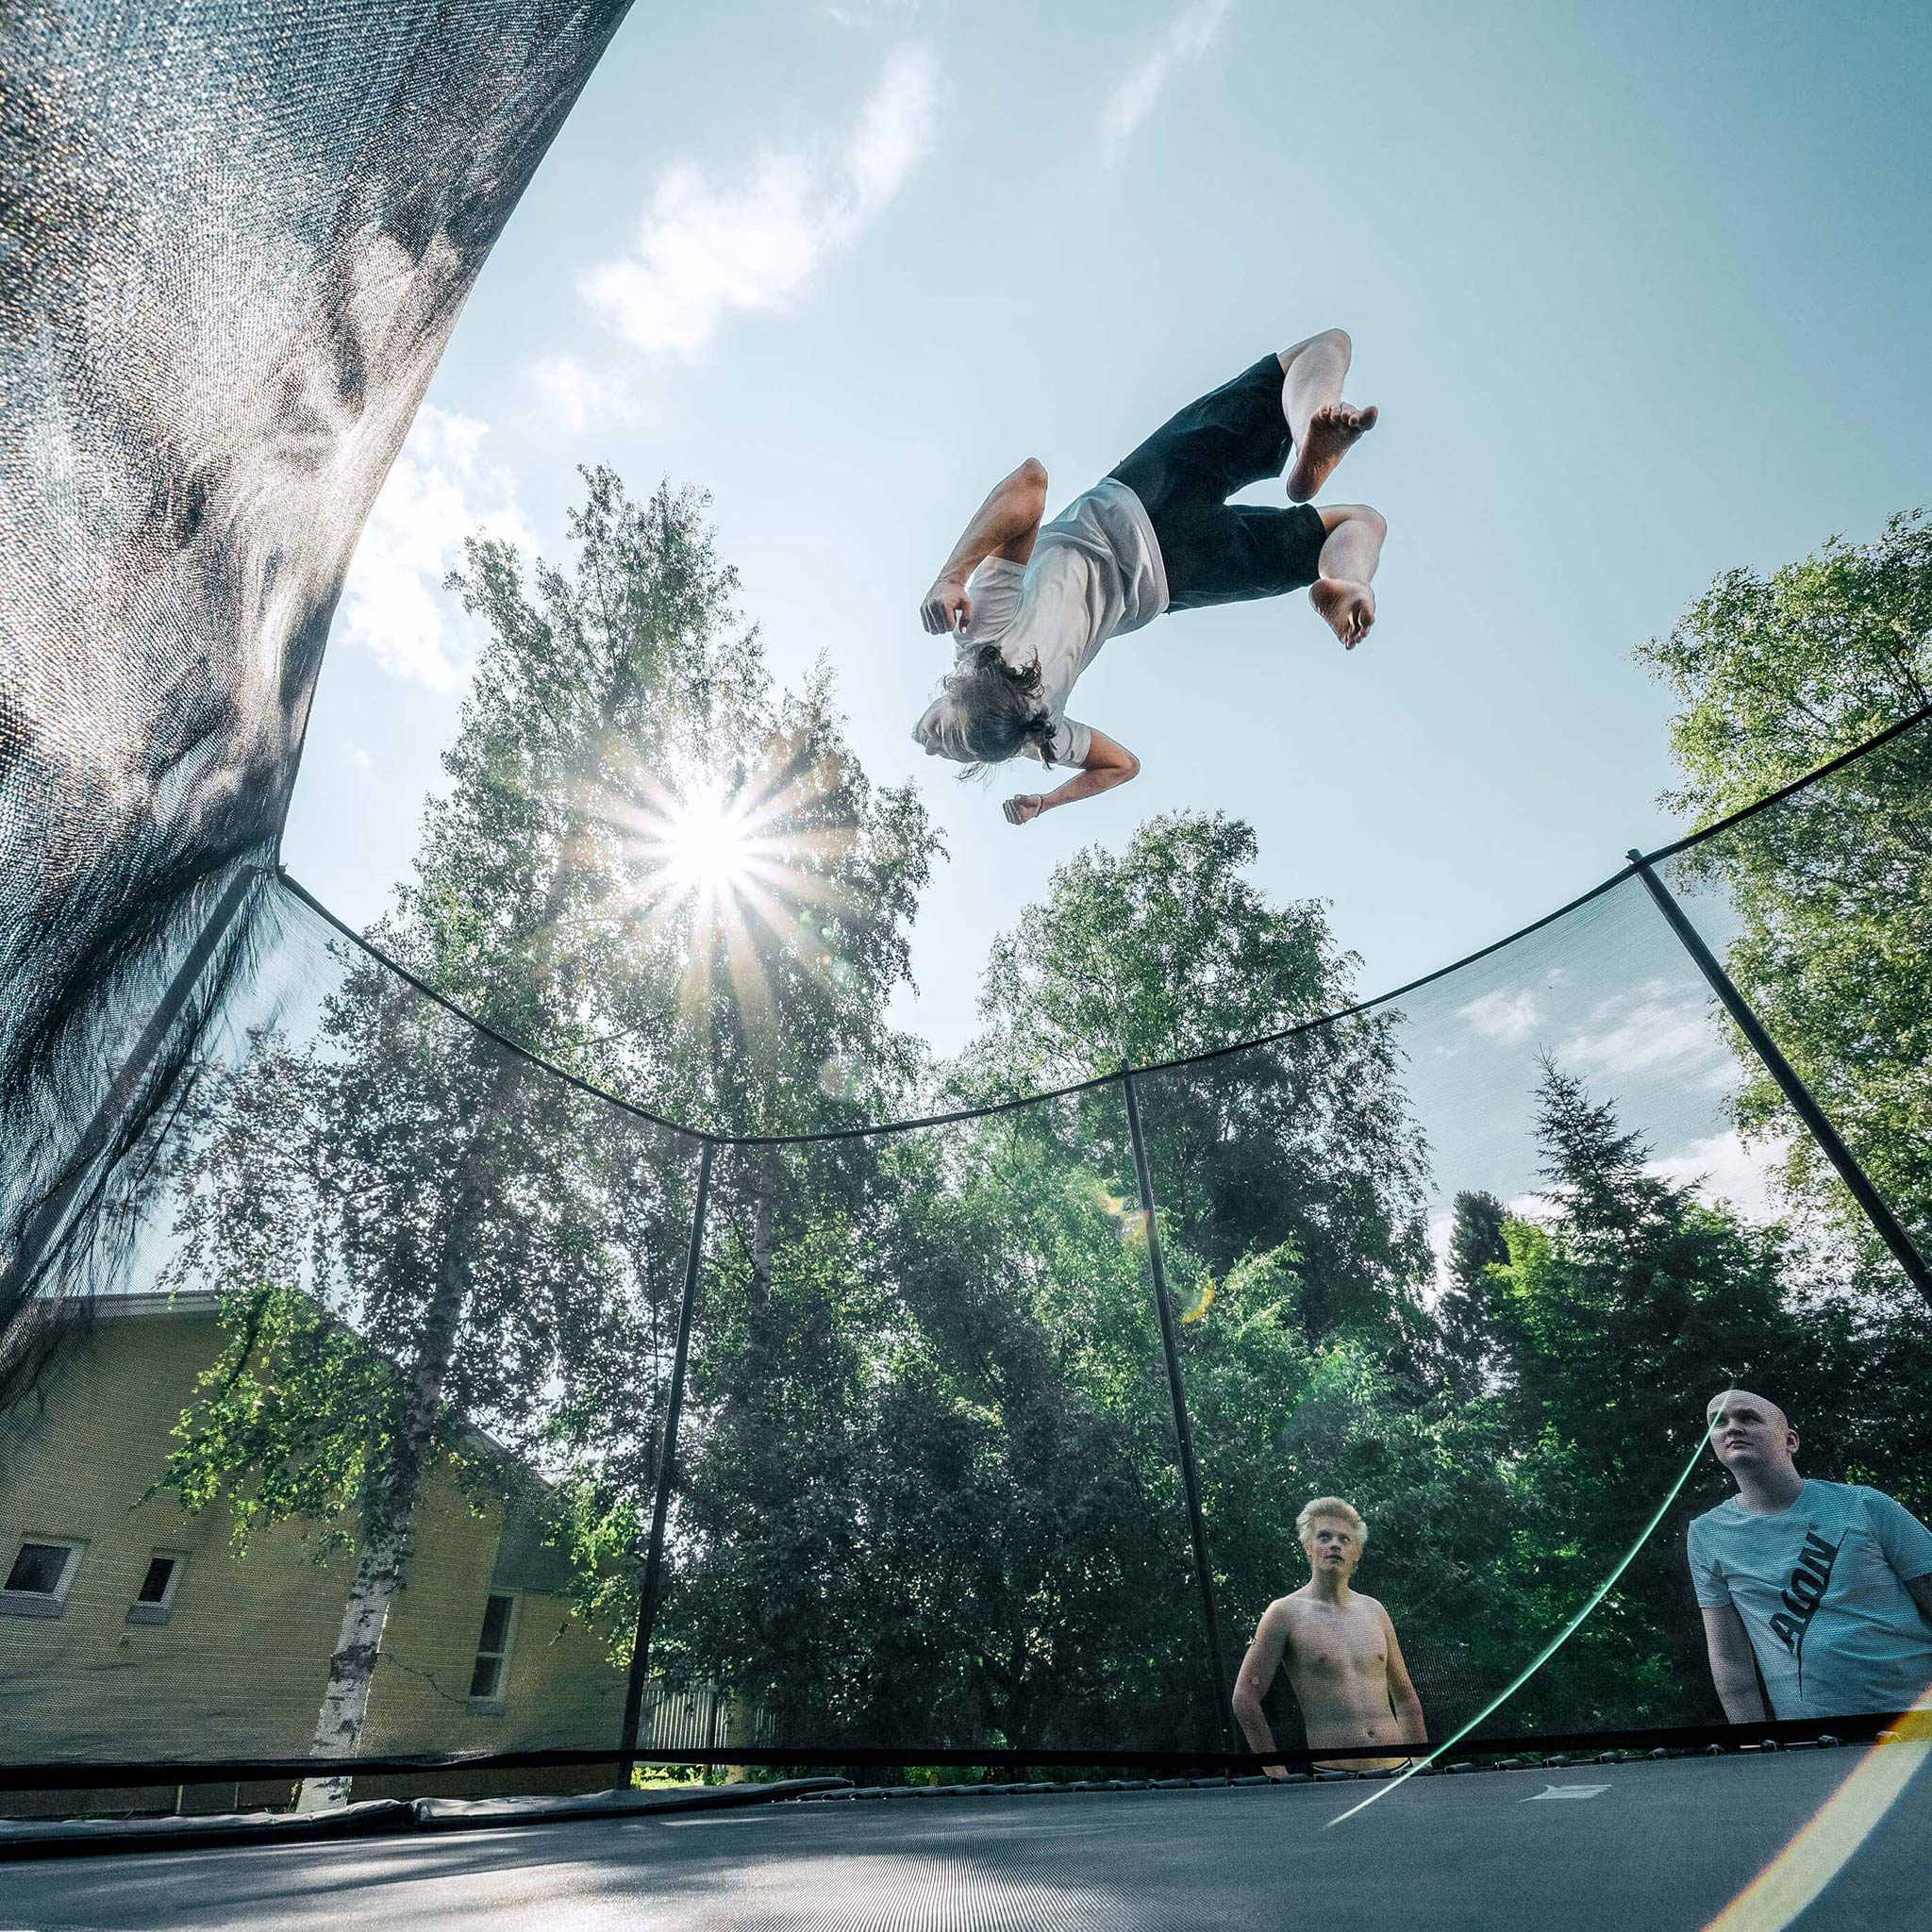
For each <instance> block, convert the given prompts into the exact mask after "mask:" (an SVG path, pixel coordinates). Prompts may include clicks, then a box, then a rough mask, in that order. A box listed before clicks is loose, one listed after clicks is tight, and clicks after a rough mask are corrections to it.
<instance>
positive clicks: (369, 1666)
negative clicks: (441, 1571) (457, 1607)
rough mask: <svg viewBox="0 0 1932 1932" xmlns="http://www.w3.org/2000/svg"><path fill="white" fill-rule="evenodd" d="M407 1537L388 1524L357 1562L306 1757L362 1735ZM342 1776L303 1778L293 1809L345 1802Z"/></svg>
mask: <svg viewBox="0 0 1932 1932" xmlns="http://www.w3.org/2000/svg"><path fill="white" fill-rule="evenodd" d="M407 1542H408V1519H407V1518H405V1519H404V1520H403V1521H402V1522H401V1523H397V1524H389V1525H388V1526H387V1527H386V1528H385V1529H384V1530H383V1531H382V1532H381V1533H380V1534H379V1535H377V1536H375V1537H373V1538H372V1539H371V1540H370V1542H369V1546H368V1548H367V1549H365V1550H364V1551H363V1553H362V1558H361V1561H360V1562H358V1564H357V1566H356V1580H355V1582H354V1583H353V1584H351V1585H350V1587H349V1601H348V1604H347V1606H346V1607H344V1609H343V1611H342V1627H341V1632H340V1633H339V1634H338V1636H337V1638H336V1649H335V1655H334V1656H333V1657H330V1658H329V1663H328V1686H327V1688H326V1689H325V1691H323V1693H322V1709H321V1711H320V1713H319V1714H318V1715H317V1717H316V1720H315V1736H314V1739H313V1740H312V1741H311V1742H310V1744H309V1747H308V1755H309V1756H310V1757H353V1756H354V1755H355V1751H356V1747H357V1745H358V1743H359V1742H360V1741H361V1738H362V1721H363V1719H364V1718H366V1717H367V1716H368V1714H369V1687H370V1683H371V1681H372V1679H373V1678H374V1677H375V1659H376V1656H377V1654H378V1652H379V1651H380V1650H381V1648H382V1629H383V1625H384V1624H386V1623H387V1622H388V1621H389V1606H390V1599H391V1597H393V1596H394V1595H395V1591H396V1585H397V1583H398V1582H399V1581H400V1580H401V1578H402V1574H403V1558H404V1553H405V1548H406V1545H407ZM352 1782H353V1780H351V1779H350V1778H346V1777H310V1778H304V1779H303V1781H302V1789H301V1792H300V1795H299V1796H298V1797H297V1799H296V1803H295V1808H296V1810H298V1811H329V1810H334V1809H335V1808H336V1807H339V1806H342V1805H346V1804H347V1803H348V1802H349V1787H350V1784H351V1783H352Z"/></svg>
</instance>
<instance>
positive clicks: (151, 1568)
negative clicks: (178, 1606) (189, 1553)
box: [127, 1550, 188, 1624]
mask: <svg viewBox="0 0 1932 1932" xmlns="http://www.w3.org/2000/svg"><path fill="white" fill-rule="evenodd" d="M187 1560H188V1559H187V1558H186V1557H179V1556H176V1555H175V1553H174V1552H173V1551H172V1550H157V1551H156V1552H155V1553H154V1555H153V1556H151V1557H149V1558H148V1559H147V1569H146V1570H145V1572H143V1573H142V1579H141V1588H140V1589H139V1590H138V1591H135V1593H134V1602H133V1603H132V1604H131V1605H129V1607H128V1610H127V1621H128V1622H129V1623H130V1624H165V1623H166V1622H167V1621H168V1617H169V1614H170V1612H172V1611H173V1609H174V1607H175V1585H176V1584H177V1583H179V1582H180V1581H181V1571H182V1566H183V1565H184V1564H185V1563H186V1562H187Z"/></svg>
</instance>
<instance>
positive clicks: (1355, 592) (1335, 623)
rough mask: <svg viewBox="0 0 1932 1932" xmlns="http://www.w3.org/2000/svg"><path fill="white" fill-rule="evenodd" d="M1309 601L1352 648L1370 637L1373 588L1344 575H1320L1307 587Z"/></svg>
mask: <svg viewBox="0 0 1932 1932" xmlns="http://www.w3.org/2000/svg"><path fill="white" fill-rule="evenodd" d="M1308 602H1309V603H1310V604H1312V605H1313V606H1314V607H1315V608H1316V609H1317V610H1318V611H1320V612H1321V614H1322V618H1323V621H1324V623H1325V624H1326V625H1327V626H1328V628H1329V629H1330V630H1332V631H1333V632H1334V633H1335V635H1336V636H1337V637H1339V638H1340V639H1341V641H1342V644H1343V646H1344V647H1345V648H1346V649H1348V650H1351V651H1352V650H1354V649H1355V647H1356V646H1357V644H1358V643H1360V642H1361V641H1362V640H1363V639H1364V638H1365V637H1367V636H1368V634H1369V626H1370V625H1372V624H1374V621H1375V593H1374V591H1372V590H1370V589H1369V587H1368V585H1366V584H1352V583H1350V582H1349V581H1348V580H1347V579H1346V578H1345V577H1317V578H1316V579H1315V581H1314V582H1313V583H1312V584H1310V585H1309V586H1308Z"/></svg>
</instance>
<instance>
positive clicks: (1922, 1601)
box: [1900, 1576, 1932, 1624]
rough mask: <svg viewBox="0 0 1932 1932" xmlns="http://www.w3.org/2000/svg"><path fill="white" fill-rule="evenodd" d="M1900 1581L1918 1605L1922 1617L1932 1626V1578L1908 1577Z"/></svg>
mask: <svg viewBox="0 0 1932 1932" xmlns="http://www.w3.org/2000/svg"><path fill="white" fill-rule="evenodd" d="M1900 1581H1901V1582H1903V1583H1904V1585H1905V1587H1906V1594H1907V1596H1909V1597H1910V1598H1911V1600H1912V1601H1913V1602H1914V1603H1915V1604H1917V1605H1918V1607H1919V1614H1920V1616H1922V1617H1924V1620H1925V1621H1926V1623H1928V1624H1932V1576H1906V1577H1902V1578H1900Z"/></svg>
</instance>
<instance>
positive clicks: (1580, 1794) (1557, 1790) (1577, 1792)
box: [1523, 1785, 1609, 1805]
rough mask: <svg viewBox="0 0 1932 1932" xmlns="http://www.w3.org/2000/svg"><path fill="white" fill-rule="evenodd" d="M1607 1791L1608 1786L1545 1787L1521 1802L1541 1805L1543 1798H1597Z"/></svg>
mask: <svg viewBox="0 0 1932 1932" xmlns="http://www.w3.org/2000/svg"><path fill="white" fill-rule="evenodd" d="M1607 1790H1609V1786H1608V1785H1545V1786H1544V1787H1543V1788H1542V1790H1540V1791H1538V1792H1537V1793H1536V1794H1535V1796H1533V1797H1528V1798H1525V1799H1524V1801H1523V1802H1524V1804H1525V1805H1541V1803H1542V1801H1543V1800H1544V1799H1545V1798H1597V1797H1601V1796H1602V1795H1603V1793H1604V1792H1606V1791H1607Z"/></svg>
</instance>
